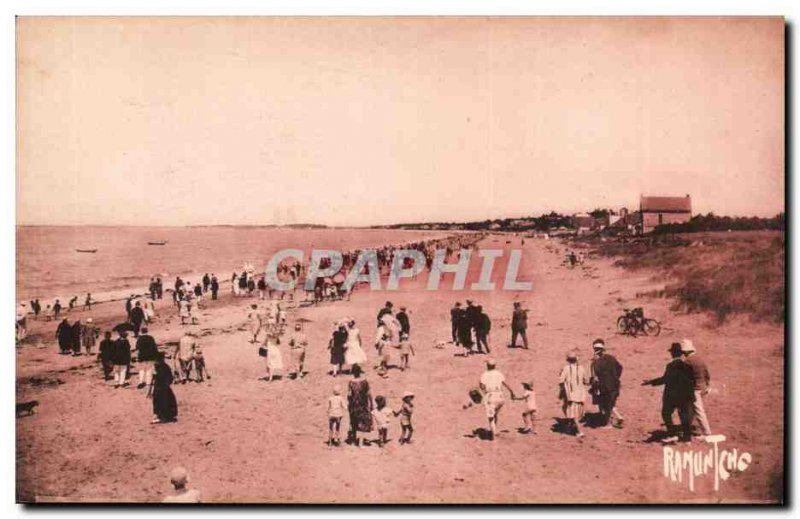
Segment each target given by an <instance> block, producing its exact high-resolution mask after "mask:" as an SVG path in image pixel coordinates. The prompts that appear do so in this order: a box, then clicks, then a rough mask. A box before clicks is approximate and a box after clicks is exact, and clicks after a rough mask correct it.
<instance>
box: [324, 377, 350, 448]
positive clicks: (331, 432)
mask: <svg viewBox="0 0 800 519" xmlns="http://www.w3.org/2000/svg"><path fill="white" fill-rule="evenodd" d="M346 410H347V403H346V402H345V401H344V398H343V397H342V390H341V388H340V387H339V386H336V387H334V388H333V395H331V396H330V398H328V445H330V446H335V447H338V446H339V445H341V443H342V437H341V435H340V433H339V431H340V430H341V428H342V417H343V416H344V412H345V411H346Z"/></svg>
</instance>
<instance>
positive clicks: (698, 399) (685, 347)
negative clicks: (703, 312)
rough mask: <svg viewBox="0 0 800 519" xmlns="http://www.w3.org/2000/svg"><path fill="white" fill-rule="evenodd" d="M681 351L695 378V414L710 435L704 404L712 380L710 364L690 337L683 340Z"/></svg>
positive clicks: (704, 430)
mask: <svg viewBox="0 0 800 519" xmlns="http://www.w3.org/2000/svg"><path fill="white" fill-rule="evenodd" d="M681 353H683V361H684V362H685V363H686V364H687V365H688V366H689V367H691V368H692V376H693V378H694V416H695V418H697V421H698V422H700V427H701V429H702V430H703V435H704V436H709V435H710V434H711V426H710V425H709V423H708V416H707V415H706V409H705V406H704V405H703V395H706V394H708V385H709V383H710V382H711V375H710V374H709V372H708V366H706V363H705V361H704V360H703V358H702V357H700V356H699V355H698V354H697V350H696V349H695V347H694V344H693V343H692V341H690V340H689V339H683V340H682V341H681Z"/></svg>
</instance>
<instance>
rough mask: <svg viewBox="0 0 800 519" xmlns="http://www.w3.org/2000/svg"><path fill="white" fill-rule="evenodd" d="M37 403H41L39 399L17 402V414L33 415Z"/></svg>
mask: <svg viewBox="0 0 800 519" xmlns="http://www.w3.org/2000/svg"><path fill="white" fill-rule="evenodd" d="M37 405H39V401H38V400H31V401H30V402H23V403H21V404H17V416H24V415H32V414H33V412H34V408H35V407H36V406H37Z"/></svg>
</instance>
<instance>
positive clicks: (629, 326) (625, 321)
mask: <svg viewBox="0 0 800 519" xmlns="http://www.w3.org/2000/svg"><path fill="white" fill-rule="evenodd" d="M623 312H625V313H624V315H621V316H620V317H619V318H618V319H617V331H618V332H619V333H621V334H622V335H630V336H631V337H636V336H637V335H639V334H642V335H651V336H654V337H657V336H658V335H659V334H660V333H661V323H659V322H658V321H656V320H655V319H650V318H646V317H645V316H644V311H643V310H642V308H641V307H640V308H634V309H633V310H629V309H627V308H625V309H623Z"/></svg>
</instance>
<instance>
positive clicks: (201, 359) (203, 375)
mask: <svg viewBox="0 0 800 519" xmlns="http://www.w3.org/2000/svg"><path fill="white" fill-rule="evenodd" d="M194 371H195V375H196V376H197V378H196V381H197V382H202V381H203V380H205V379H209V380H210V379H211V373H209V371H208V368H206V358H205V356H204V355H203V349H202V348H201V347H200V346H199V345H198V346H197V348H195V350H194Z"/></svg>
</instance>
